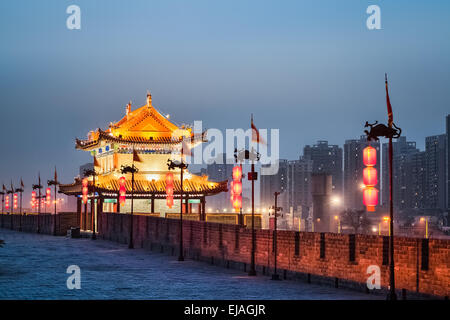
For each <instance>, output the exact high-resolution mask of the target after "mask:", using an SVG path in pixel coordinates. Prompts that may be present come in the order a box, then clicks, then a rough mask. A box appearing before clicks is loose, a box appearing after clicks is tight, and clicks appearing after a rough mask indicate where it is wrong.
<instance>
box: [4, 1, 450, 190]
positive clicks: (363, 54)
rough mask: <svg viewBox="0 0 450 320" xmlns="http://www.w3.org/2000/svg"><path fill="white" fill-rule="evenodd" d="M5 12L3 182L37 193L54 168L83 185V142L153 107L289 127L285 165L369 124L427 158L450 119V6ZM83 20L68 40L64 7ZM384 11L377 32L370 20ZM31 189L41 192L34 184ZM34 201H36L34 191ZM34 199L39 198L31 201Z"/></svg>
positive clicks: (186, 116)
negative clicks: (428, 145) (378, 124)
mask: <svg viewBox="0 0 450 320" xmlns="http://www.w3.org/2000/svg"><path fill="white" fill-rule="evenodd" d="M130 3H131V2H127V1H111V0H108V1H106V0H104V1H57V0H54V1H23V0H15V1H11V0H8V1H6V0H4V1H1V2H0V12H1V19H0V38H1V50H0V70H1V72H0V97H1V100H0V103H1V111H2V112H1V117H0V134H1V137H2V139H1V140H0V147H1V169H0V183H5V184H6V185H8V186H9V183H10V180H11V179H13V182H14V183H15V184H16V185H17V184H18V182H19V180H20V177H21V176H22V177H23V179H24V181H25V184H26V185H27V186H28V187H30V185H31V183H35V181H34V180H35V177H36V175H37V172H38V171H39V170H40V172H41V175H42V178H43V180H45V181H46V180H47V179H49V178H50V177H51V175H52V172H53V167H54V166H55V165H56V166H57V167H58V171H59V177H60V180H61V181H62V182H64V183H69V182H71V181H73V177H74V176H75V175H77V174H78V167H79V166H80V165H81V164H84V163H86V162H88V161H91V156H90V155H89V154H88V153H87V152H83V151H78V150H75V138H76V137H79V138H85V137H86V134H87V132H88V131H89V130H91V129H96V128H98V127H100V128H106V127H107V126H108V124H109V122H110V121H117V120H119V119H120V118H121V117H122V116H123V115H124V112H125V105H126V104H127V102H128V101H129V100H132V101H133V109H134V108H137V107H140V106H142V105H144V104H145V96H146V92H147V90H150V91H151V93H152V96H153V105H154V106H155V107H156V108H158V109H159V110H161V111H162V112H163V113H164V114H170V115H171V119H172V120H174V121H175V122H176V123H178V124H181V123H188V124H189V123H193V121H194V120H202V121H203V124H204V127H206V128H219V129H225V128H245V129H247V128H249V125H250V114H251V113H253V114H254V120H255V124H256V125H257V126H258V127H259V128H269V129H270V128H277V129H280V140H281V141H280V143H281V144H280V153H281V157H282V158H287V159H297V158H298V157H299V155H300V154H302V153H303V147H304V146H305V145H306V144H314V143H316V141H317V140H328V141H329V142H330V143H332V144H339V145H343V143H344V141H345V140H346V139H356V138H358V137H359V136H360V135H362V134H363V130H364V128H363V125H364V123H365V121H366V120H369V121H374V120H379V121H382V122H386V102H385V88H384V73H385V72H387V73H388V76H389V86H390V98H391V102H392V106H393V109H394V122H396V123H397V125H398V126H400V127H402V129H403V135H405V136H406V137H407V138H408V140H413V141H417V143H418V146H419V147H420V148H421V149H423V147H424V140H425V136H429V135H435V134H441V133H444V132H445V119H444V117H445V115H446V114H449V113H450V90H449V89H450V87H449V83H450V41H449V39H450V19H449V18H450V2H449V1H432V2H430V1H424V0H423V1H406V0H404V1H399V0H395V1H394V0H391V1H378V0H377V1H375V0H372V1H360V0H359V1H324V0H321V1H317V0H316V1H261V0H258V1H225V0H221V1H196V0H192V1H137V0H134V1H132V4H133V5H132V6H130V5H129V4H130ZM71 4H76V5H78V6H80V8H81V30H68V29H67V28H66V19H67V17H68V14H67V13H66V8H67V7H68V6H69V5H71ZM371 4H377V5H379V6H380V8H381V26H382V29H381V30H368V29H367V27H366V19H367V17H368V16H369V15H368V14H366V8H367V7H368V6H369V5H371ZM32 179H33V180H32ZM27 190H30V188H28V189H27ZM27 193H28V192H27Z"/></svg>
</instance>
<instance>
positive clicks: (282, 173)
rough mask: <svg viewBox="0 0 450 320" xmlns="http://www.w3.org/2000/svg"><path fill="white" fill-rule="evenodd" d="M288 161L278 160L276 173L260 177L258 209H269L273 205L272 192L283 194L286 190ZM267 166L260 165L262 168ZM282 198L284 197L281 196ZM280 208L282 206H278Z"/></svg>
mask: <svg viewBox="0 0 450 320" xmlns="http://www.w3.org/2000/svg"><path fill="white" fill-rule="evenodd" d="M288 162H289V161H288V160H285V159H280V160H278V165H279V167H278V172H277V173H276V174H273V175H261V179H260V180H261V183H260V187H259V190H260V207H261V208H269V207H270V206H272V205H273V198H274V192H280V193H281V194H284V192H285V191H286V189H287V170H288ZM265 166H267V167H268V166H269V165H262V167H265ZM283 197H284V195H283ZM280 206H282V205H280Z"/></svg>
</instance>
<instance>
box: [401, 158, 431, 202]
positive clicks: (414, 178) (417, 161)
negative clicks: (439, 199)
mask: <svg viewBox="0 0 450 320" xmlns="http://www.w3.org/2000/svg"><path fill="white" fill-rule="evenodd" d="M426 182H427V176H426V154H425V151H421V152H417V153H414V154H411V155H410V156H409V160H408V161H407V181H406V185H407V186H408V187H409V191H410V192H409V199H408V206H409V208H411V209H424V208H426V203H425V195H426V190H427V183H426Z"/></svg>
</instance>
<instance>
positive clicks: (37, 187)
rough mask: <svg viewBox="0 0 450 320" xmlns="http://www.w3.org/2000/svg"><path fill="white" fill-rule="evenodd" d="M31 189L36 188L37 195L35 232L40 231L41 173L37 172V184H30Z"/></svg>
mask: <svg viewBox="0 0 450 320" xmlns="http://www.w3.org/2000/svg"><path fill="white" fill-rule="evenodd" d="M32 188H33V190H36V189H37V190H38V197H37V199H38V200H37V202H38V215H37V230H36V232H37V233H40V229H39V216H40V214H41V198H42V197H41V189H42V188H43V187H42V185H41V174H40V173H39V174H38V184H33V186H32Z"/></svg>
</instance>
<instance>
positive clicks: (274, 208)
mask: <svg viewBox="0 0 450 320" xmlns="http://www.w3.org/2000/svg"><path fill="white" fill-rule="evenodd" d="M273 195H274V196H275V205H274V206H273V214H274V217H275V228H274V233H273V237H274V239H273V240H274V248H273V252H274V272H273V275H272V280H280V276H279V275H278V274H277V216H278V211H281V208H280V207H278V206H277V199H278V196H279V195H280V193H279V192H274V194H273Z"/></svg>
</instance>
